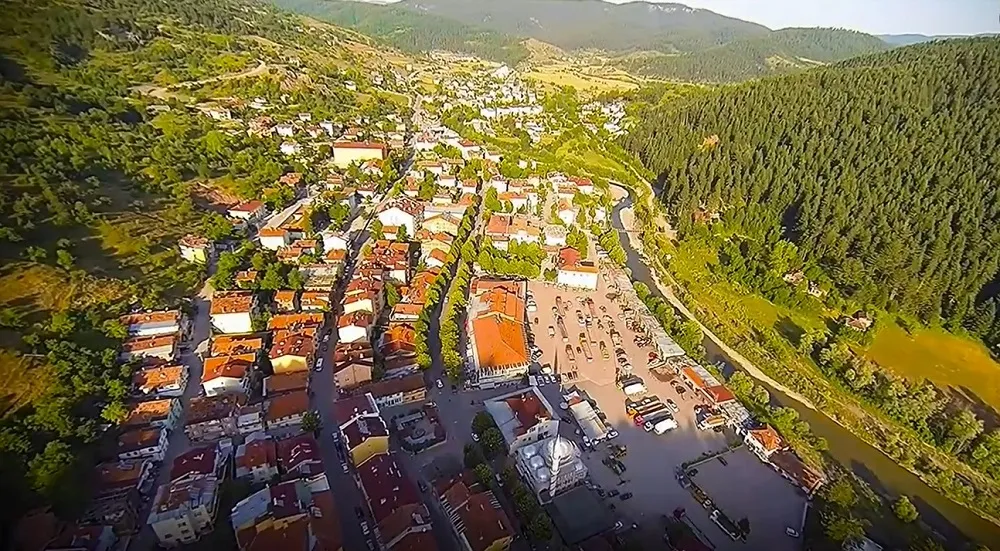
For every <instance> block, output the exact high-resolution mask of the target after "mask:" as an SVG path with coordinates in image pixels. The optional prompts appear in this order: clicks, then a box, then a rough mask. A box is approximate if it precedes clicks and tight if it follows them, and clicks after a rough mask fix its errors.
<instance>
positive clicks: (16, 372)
mask: <svg viewBox="0 0 1000 551" xmlns="http://www.w3.org/2000/svg"><path fill="white" fill-rule="evenodd" d="M50 371H51V368H50V367H49V366H48V365H45V364H42V363H39V362H37V361H34V360H30V359H27V358H24V357H20V356H17V355H15V354H13V353H11V352H10V351H8V350H4V349H0V379H2V380H3V386H2V387H0V418H2V417H3V416H5V415H7V414H8V413H10V412H12V411H15V410H17V409H18V408H20V407H22V406H26V405H28V404H30V403H31V402H32V401H33V400H34V399H36V398H38V397H39V396H41V395H42V392H43V391H44V390H45V387H46V385H47V384H48V382H49V381H50V380H51V377H50V375H49V372H50Z"/></svg>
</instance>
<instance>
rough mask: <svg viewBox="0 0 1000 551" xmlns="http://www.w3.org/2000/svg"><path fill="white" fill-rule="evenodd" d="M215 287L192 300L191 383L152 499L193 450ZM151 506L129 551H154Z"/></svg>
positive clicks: (185, 358) (187, 357)
mask: <svg viewBox="0 0 1000 551" xmlns="http://www.w3.org/2000/svg"><path fill="white" fill-rule="evenodd" d="M213 273H215V262H214V261H213V262H211V263H210V264H209V266H208V275H209V277H211V275H212V274H213ZM212 292H213V289H212V284H211V283H210V282H209V280H208V279H206V280H205V284H204V285H202V287H201V289H200V290H199V291H198V294H197V295H195V297H194V299H193V300H192V304H191V306H192V308H193V309H194V315H193V316H192V317H191V336H190V338H189V339H188V341H187V343H186V345H185V347H184V349H183V351H182V352H181V356H180V361H181V362H182V363H183V364H184V365H186V366H187V368H188V383H187V386H186V387H185V388H184V395H183V396H181V398H180V400H181V407H182V410H181V416H180V419H179V420H178V421H177V427H176V428H175V429H174V430H173V432H171V433H170V436H169V439H168V445H167V451H166V454H165V455H164V458H163V462H162V463H160V467H159V472H158V473H157V476H156V484H155V485H154V486H153V489H152V497H155V495H156V489H157V488H159V487H160V486H161V485H163V484H167V483H169V482H170V466H171V464H173V462H174V458H176V457H177V456H179V455H181V454H183V453H185V452H187V451H188V450H190V449H191V441H190V440H188V437H187V434H185V433H184V423H185V419H186V417H187V407H188V404H189V403H190V402H191V398H193V397H195V396H197V395H198V393H199V391H200V390H201V374H202V367H203V365H202V359H201V353H202V352H205V351H207V347H208V339H209V337H210V336H211V334H212V328H211V319H210V317H209V313H210V309H211V304H212ZM151 504H152V499H150V501H149V502H148V503H144V504H143V507H142V510H141V511H140V515H139V522H140V523H142V529H141V530H140V531H139V534H138V535H137V536H136V537H135V538H134V539H133V540H132V542H131V543H130V545H129V548H130V549H132V550H135V551H146V550H148V549H153V548H154V547H155V545H156V541H157V540H156V534H155V533H154V532H153V529H152V528H150V527H149V525H148V524H146V518H147V517H148V516H149V508H150V505H151ZM219 518H220V519H223V518H225V519H228V514H226V515H225V516H221V515H220V516H219Z"/></svg>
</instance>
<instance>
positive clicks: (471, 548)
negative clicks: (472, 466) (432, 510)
mask: <svg viewBox="0 0 1000 551" xmlns="http://www.w3.org/2000/svg"><path fill="white" fill-rule="evenodd" d="M435 488H436V489H437V493H438V500H439V501H440V502H441V508H442V509H444V513H445V516H446V517H448V519H449V520H450V521H451V527H452V529H453V530H454V531H455V534H456V535H457V536H458V541H459V542H460V543H461V546H462V549H463V550H464V551H503V550H505V549H508V548H509V547H510V542H511V541H512V540H513V539H514V529H513V525H512V524H511V522H510V519H509V518H507V515H506V514H505V513H504V511H503V507H501V506H500V502H499V501H498V500H497V498H496V496H495V495H493V492H492V491H491V490H490V489H489V488H486V487H483V486H482V484H480V483H479V482H478V481H477V480H476V478H475V475H474V474H473V473H472V472H471V471H466V472H464V473H462V474H461V475H460V476H458V477H455V478H453V479H449V480H445V481H442V482H441V483H436V484H435Z"/></svg>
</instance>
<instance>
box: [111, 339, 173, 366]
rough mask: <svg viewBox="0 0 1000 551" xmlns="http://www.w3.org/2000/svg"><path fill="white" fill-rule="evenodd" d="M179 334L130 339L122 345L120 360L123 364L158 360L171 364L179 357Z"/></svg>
mask: <svg viewBox="0 0 1000 551" xmlns="http://www.w3.org/2000/svg"><path fill="white" fill-rule="evenodd" d="M177 337H178V335H177V333H174V334H171V335H151V336H148V337H129V338H127V339H125V342H123V343H122V351H121V352H120V353H119V354H118V359H119V360H121V361H123V362H130V361H133V360H145V359H154V358H158V359H160V360H164V361H167V362H171V361H173V359H174V356H176V355H177V340H178V339H177Z"/></svg>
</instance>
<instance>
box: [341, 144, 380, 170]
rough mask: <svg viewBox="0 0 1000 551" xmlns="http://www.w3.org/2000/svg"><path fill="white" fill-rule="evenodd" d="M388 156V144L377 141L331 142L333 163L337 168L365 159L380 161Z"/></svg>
mask: <svg viewBox="0 0 1000 551" xmlns="http://www.w3.org/2000/svg"><path fill="white" fill-rule="evenodd" d="M388 156H389V146H388V145H386V144H384V143H378V142H348V141H337V142H334V143H333V164H334V165H335V166H337V167H338V168H347V167H349V166H351V164H353V163H363V162H365V161H371V160H375V161H382V160H385V159H386V158H388Z"/></svg>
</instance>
